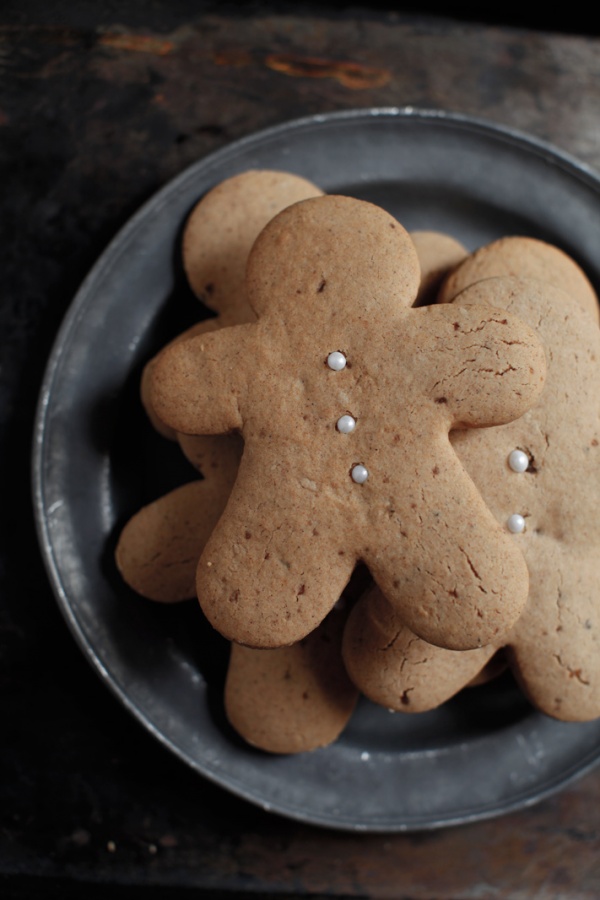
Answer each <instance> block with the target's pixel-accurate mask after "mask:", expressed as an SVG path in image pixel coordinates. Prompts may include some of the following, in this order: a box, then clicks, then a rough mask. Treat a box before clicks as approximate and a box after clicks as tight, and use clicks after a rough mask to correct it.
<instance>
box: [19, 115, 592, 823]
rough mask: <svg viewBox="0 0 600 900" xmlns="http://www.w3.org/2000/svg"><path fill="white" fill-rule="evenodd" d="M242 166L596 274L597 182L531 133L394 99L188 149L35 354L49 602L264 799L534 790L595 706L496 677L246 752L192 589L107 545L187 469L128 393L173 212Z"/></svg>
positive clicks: (454, 797) (588, 749) (118, 681)
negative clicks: (415, 710) (312, 743)
mask: <svg viewBox="0 0 600 900" xmlns="http://www.w3.org/2000/svg"><path fill="white" fill-rule="evenodd" d="M340 148H343V152H340ZM250 168H271V169H284V170H287V171H290V172H296V173H298V174H300V175H303V176H304V177H307V178H309V179H311V180H312V181H314V182H316V183H317V184H319V185H320V186H321V187H322V188H323V189H324V190H326V191H327V192H330V193H343V194H350V195H354V196H356V197H360V198H364V199H368V200H371V201H373V202H375V203H378V204H379V205H381V206H383V207H385V208H386V209H388V210H389V211H390V212H391V213H392V214H393V215H395V216H396V217H397V218H398V219H399V220H400V221H401V222H402V224H403V225H404V226H405V227H407V228H408V229H437V230H440V231H444V232H447V233H449V234H452V235H454V236H455V237H457V238H458V239H459V240H461V241H462V242H463V243H465V244H466V245H467V247H468V248H470V249H474V248H475V247H478V246H480V245H482V244H484V243H487V242H489V241H490V240H493V239H495V238H497V237H500V236H502V235H506V234H524V235H531V236H533V237H538V238H541V239H544V240H547V241H550V242H551V243H554V244H556V245H558V246H559V247H562V248H563V249H564V250H565V251H566V252H567V253H569V254H570V255H572V256H573V257H574V258H575V259H576V260H577V261H578V262H579V263H580V265H582V266H583V268H584V269H585V271H586V272H587V273H588V275H589V277H590V278H591V280H592V281H593V283H594V284H595V286H596V288H598V285H599V284H600V271H599V268H598V265H599V256H598V247H600V182H599V180H598V178H597V177H596V176H595V175H594V174H593V173H591V172H590V171H589V170H587V169H585V168H584V167H583V166H581V165H579V164H578V163H577V162H576V161H574V160H572V159H570V158H568V157H566V156H565V155H563V154H560V153H558V152H557V151H555V150H553V149H552V148H551V147H549V146H547V145H544V144H542V143H540V142H537V141H534V140H531V139H529V138H526V137H524V136H523V135H519V134H516V133H514V132H511V131H508V130H506V129H500V128H497V127H494V126H492V125H490V124H487V123H484V122H481V121H474V120H472V119H468V118H464V117H460V116H455V115H449V114H446V113H440V112H435V111H416V110H413V109H384V110H378V109H374V110H360V111H355V112H345V113H340V114H331V115H325V116H318V117H314V118H310V119H303V120H300V121H296V122H291V123H288V124H285V125H282V126H279V127H276V128H272V129H270V130H268V131H263V132H261V133H259V134H256V135H253V136H251V137H249V138H246V139H244V140H241V141H238V142H237V143H235V144H232V145H230V146H228V147H226V148H224V149H223V150H221V151H219V152H217V153H215V154H213V155H212V156H210V157H208V158H206V159H203V160H200V161H199V162H198V163H196V164H195V165H193V166H191V167H190V168H189V169H187V170H186V171H184V172H183V173H182V174H181V175H179V176H178V177H177V178H175V179H174V180H173V181H171V182H170V183H169V184H167V185H166V187H164V188H163V189H162V190H161V191H159V192H158V193H157V194H156V195H155V196H154V197H153V198H152V199H151V200H150V201H149V202H148V203H147V204H146V205H145V206H144V207H143V208H142V209H141V210H140V211H139V212H138V213H137V215H135V216H134V217H133V219H131V221H130V222H129V223H128V224H127V225H126V226H125V228H123V230H122V231H121V232H120V233H119V234H118V235H117V237H116V238H115V239H114V240H113V242H112V243H111V244H110V246H109V247H108V249H107V250H106V251H105V253H104V254H103V255H102V257H101V258H100V259H99V260H98V262H97V264H96V265H95V266H94V268H93V270H92V271H91V273H90V275H89V276H88V278H87V279H86V281H85V282H84V284H83V285H82V287H81V289H80V291H79V292H78V294H77V296H76V297H75V299H74V301H73V304H72V306H71V308H70V310H69V313H68V315H67V316H66V319H65V321H64V324H63V325H62V328H61V330H60V332H59V334H58V337H57V339H56V344H55V347H54V350H53V353H52V355H51V358H50V360H49V363H48V368H47V372H46V376H45V380H44V384H43V388H42V392H41V397H40V402H39V410H38V415H37V424H36V435H35V446H34V456H33V480H34V500H35V507H36V515H37V524H38V531H39V538H40V543H41V546H42V550H43V553H44V556H45V560H46V564H47V568H48V572H49V575H50V579H51V582H52V585H53V588H54V591H55V594H56V597H57V600H58V603H59V606H60V608H61V610H62V612H63V614H64V616H65V618H66V620H67V622H68V624H69V626H70V628H71V629H72V632H73V634H74V636H75V638H76V639H77V641H78V642H79V644H80V646H81V648H82V650H83V652H84V654H85V655H86V656H87V658H88V659H89V660H90V662H91V663H92V664H93V665H94V667H95V668H96V670H97V671H98V673H99V674H100V676H101V677H102V678H103V680H104V681H105V682H106V684H107V685H108V686H109V687H110V688H111V689H112V690H113V691H114V693H115V694H116V695H117V697H118V698H119V699H120V700H121V701H122V703H123V704H124V705H125V706H126V707H127V708H128V709H129V710H130V711H131V712H132V713H133V715H134V716H136V717H137V719H138V720H139V721H140V722H141V723H142V724H143V725H144V726H145V727H146V728H147V729H148V731H149V732H150V733H151V734H152V735H154V737H156V738H157V739H158V740H160V741H162V742H163V744H165V745H166V746H167V747H169V748H170V749H171V750H172V751H173V753H175V754H176V755H177V756H178V757H180V759H182V760H183V761H184V762H185V763H187V764H188V765H190V766H192V768H194V769H195V770H196V771H197V772H198V773H200V774H201V775H203V776H205V777H207V778H209V779H211V780H212V781H214V782H216V783H217V784H219V785H221V786H222V787H223V788H225V789H227V790H229V791H232V792H233V793H234V794H237V795H239V796H241V797H244V798H246V799H247V800H248V801H250V802H252V803H255V804H257V805H259V806H261V807H263V808H264V809H268V810H272V811H274V812H277V813H279V814H282V815H285V816H288V817H291V818H294V819H297V820H301V821H304V822H309V823H313V824H317V825H321V826H327V827H332V828H339V829H346V830H355V831H381V832H384V831H410V830H418V829H426V828H435V827H440V826H444V825H449V824H457V823H464V822H469V821H473V820H477V819H484V818H487V817H490V816H494V815H499V814H501V813H504V812H507V811H509V810H514V809H517V808H520V807H523V806H526V805H528V804H531V803H533V802H535V801H537V800H540V799H541V798H543V797H545V796H547V795H549V794H550V793H552V792H554V791H556V790H557V789H559V788H561V787H562V786H564V785H565V784H567V783H568V782H569V781H570V780H571V779H573V778H574V777H576V776H578V775H581V774H582V773H584V772H586V771H587V770H589V769H590V768H591V767H592V766H593V765H595V764H596V763H597V762H598V758H599V756H600V721H596V722H591V723H586V724H564V723H559V722H555V721H553V720H551V719H549V718H547V717H545V716H543V715H541V714H539V713H536V712H534V711H533V710H532V709H531V708H530V706H529V705H528V704H527V702H526V701H525V700H524V699H523V698H522V697H521V695H520V694H519V692H518V690H517V689H516V687H515V686H514V684H513V683H512V681H511V679H510V678H509V677H504V678H500V679H499V680H497V681H495V682H493V683H491V684H489V685H487V686H485V687H480V688H472V689H469V690H466V691H463V693H462V694H461V695H459V696H458V697H457V698H455V699H454V700H452V701H451V702H449V703H447V704H445V705H444V706H443V707H442V708H441V709H439V710H436V711H434V712H431V713H427V714H423V715H420V716H404V715H402V714H396V715H392V714H390V713H389V712H387V710H384V709H381V708H378V707H375V706H374V705H372V704H370V703H368V702H367V701H362V702H361V703H360V704H359V706H358V708H357V710H356V713H355V715H354V717H353V719H352V721H351V723H350V725H349V726H348V727H347V729H346V731H345V733H344V734H343V736H342V737H341V738H340V739H339V740H338V741H337V742H336V743H335V744H334V745H332V746H330V747H328V748H326V749H323V750H318V751H315V752H313V753H308V754H304V755H299V756H294V757H277V756H270V755H267V754H263V753H259V752H257V751H255V750H252V749H250V748H248V747H247V746H245V745H244V744H243V742H241V741H240V740H239V739H238V738H237V737H236V736H235V735H234V734H233V733H232V732H231V730H230V729H229V728H228V726H227V723H226V721H225V718H224V715H223V710H222V686H223V678H224V673H225V666H226V654H227V648H226V645H225V643H224V642H223V641H221V640H220V639H218V638H215V637H214V635H213V634H212V633H211V629H210V628H209V627H208V626H207V625H206V623H205V622H204V621H203V620H202V617H201V614H199V612H198V609H197V606H196V604H195V603H193V602H190V603H189V604H183V605H180V606H177V607H176V608H175V607H170V608H165V607H162V606H158V605H155V604H152V603H148V602H147V601H144V600H142V599H140V598H138V597H135V596H134V595H133V594H132V593H131V592H130V591H129V590H128V589H127V588H126V587H125V586H124V585H123V584H122V583H121V582H120V581H119V578H118V575H117V573H116V570H115V567H114V563H113V556H112V554H113V550H114V546H115V542H116V538H117V535H118V533H119V530H120V529H121V528H122V526H123V524H124V523H125V522H126V521H127V519H128V518H129V516H130V515H131V514H133V513H134V512H135V511H137V509H138V508H139V507H141V506H142V505H143V504H144V503H146V502H149V501H150V500H151V499H154V498H155V497H157V496H160V495H161V494H162V493H164V492H165V491H166V490H168V489H169V488H171V487H174V486H175V485H176V484H179V483H181V482H183V481H186V480H190V479H191V478H193V472H192V471H191V470H190V469H188V468H185V464H184V463H183V462H182V459H181V454H180V452H179V451H178V449H177V448H176V447H175V446H174V445H171V444H169V443H168V442H166V441H164V440H162V439H160V438H158V436H157V435H155V434H154V433H153V432H152V430H151V428H150V426H149V425H148V423H147V422H146V420H145V418H144V415H143V413H142V411H141V409H140V405H139V399H138V381H139V376H140V372H141V368H142V366H143V364H144V362H145V361H146V360H147V359H148V358H149V357H150V356H151V355H152V354H153V353H154V352H155V351H156V350H157V349H158V348H159V347H160V346H162V344H164V343H165V342H166V340H167V339H168V338H170V337H171V336H172V335H174V334H175V333H177V331H178V330H180V329H181V328H183V327H185V326H186V325H187V324H191V322H192V321H194V320H197V318H198V317H199V316H200V310H199V307H198V302H197V301H196V300H195V299H194V298H192V296H191V294H190V292H189V289H187V287H186V285H185V282H184V279H183V277H182V274H181V268H180V263H179V251H180V248H179V243H180V235H181V228H182V224H183V222H184V220H185V217H186V214H187V213H188V211H189V210H190V208H191V207H192V205H193V204H194V203H195V202H196V201H197V200H198V199H199V198H200V197H201V196H202V195H203V194H204V193H205V192H206V191H207V190H208V189H210V188H211V187H213V186H214V185H215V184H216V183H218V182H219V181H221V180H223V179H224V178H227V177H228V176H231V175H233V174H235V173H237V172H241V171H244V170H246V169H250Z"/></svg>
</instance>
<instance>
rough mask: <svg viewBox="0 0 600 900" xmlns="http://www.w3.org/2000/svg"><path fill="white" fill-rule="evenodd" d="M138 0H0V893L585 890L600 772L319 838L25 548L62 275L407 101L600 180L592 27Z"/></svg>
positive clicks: (599, 825) (594, 854)
mask: <svg viewBox="0 0 600 900" xmlns="http://www.w3.org/2000/svg"><path fill="white" fill-rule="evenodd" d="M65 5H66V4H65ZM25 6H26V4H25ZM127 6H128V5H127V3H125V4H122V5H119V6H117V5H116V4H115V5H109V4H106V5H105V6H104V7H103V9H104V11H103V13H102V17H100V15H99V14H98V15H97V16H96V18H94V17H93V15H92V14H91V13H90V12H89V10H88V11H87V12H85V8H84V11H83V12H82V11H81V10H80V11H79V12H78V13H77V14H75V13H72V14H68V13H65V14H64V15H63V16H62V17H61V16H59V15H58V14H56V13H55V14H54V17H53V15H52V14H50V13H42V12H40V11H39V10H38V9H37V6H36V5H35V4H32V5H31V9H32V10H33V12H30V13H29V14H28V13H27V10H26V9H25V11H23V10H19V9H17V7H16V4H15V5H14V8H13V9H12V11H11V12H10V13H7V14H6V15H5V16H4V17H3V19H0V72H1V74H2V96H1V98H0V135H1V139H0V158H1V160H2V192H1V204H2V213H1V217H0V223H1V226H0V227H1V228H2V244H1V247H2V249H1V253H2V257H3V265H2V269H3V273H4V279H3V291H2V299H1V301H0V334H1V335H2V342H1V345H0V354H1V356H0V365H1V368H0V372H1V375H0V379H1V380H0V428H1V446H0V454H1V455H0V464H1V469H2V472H3V475H4V483H5V485H6V483H7V482H8V483H9V490H8V491H7V490H6V488H5V489H4V492H3V498H4V502H3V517H2V544H1V554H0V598H1V599H0V692H1V693H0V722H1V723H2V724H1V727H0V735H1V737H0V823H1V829H2V830H1V832H0V835H1V836H0V892H1V891H2V890H4V895H3V896H15V897H35V896H45V897H54V896H56V897H70V896H74V897H75V896H82V895H83V893H84V891H85V896H90V897H94V896H100V888H99V887H97V890H98V893H96V892H95V891H94V886H101V885H103V884H111V885H131V886H137V887H138V888H139V887H141V886H151V885H153V886H155V887H156V886H161V885H162V886H163V888H162V889H161V890H160V891H159V890H158V889H157V890H155V891H150V892H149V894H148V895H149V896H161V897H164V896H167V894H166V893H165V886H170V887H171V889H172V890H173V891H174V892H175V894H174V895H175V896H178V895H179V891H180V890H181V891H183V889H184V888H185V887H189V886H197V887H199V888H203V889H204V891H205V892H206V894H207V895H209V894H210V895H211V896H214V892H215V891H237V892H240V893H241V892H248V893H252V892H255V893H266V892H270V893H272V894H273V893H274V894H275V895H278V894H281V895H287V894H295V895H302V894H308V895H311V896H328V895H332V896H353V897H359V896H372V897H391V896H394V897H399V896H404V897H414V898H430V897H438V898H457V897H460V898H475V897H478V898H479V897H511V898H521V897H523V898H524V897H531V896H535V897H537V898H550V897H569V898H588V897H589V898H592V897H597V896H598V895H600V773H598V772H596V773H595V774H592V775H589V776H587V777H586V778H585V779H583V780H582V781H580V782H579V783H577V784H576V785H574V786H573V787H571V788H570V789H568V790H566V791H565V792H563V793H562V794H561V795H560V796H557V797H555V798H553V799H551V800H548V801H546V802H544V803H542V804H541V805H539V806H537V807H535V808H533V809H531V810H529V811H524V812H521V813H518V814H514V815H511V816H508V817H505V818H503V819H500V820H497V821H493V822H488V823H485V824H482V825H476V826H469V827H465V828H459V829H454V830H449V831H444V832H439V833H433V834H424V835H416V836H410V837H406V836H394V837H385V836H366V837H365V836H352V835H340V834H329V833H324V832H321V831H318V830H316V829H312V828H309V827H305V826H301V825H297V824H295V823H292V822H287V821H284V820H280V819H277V818H275V817H271V816H269V815H267V814H265V813H261V812H260V811H258V810H256V809H255V808H253V807H250V806H248V805H246V804H245V803H242V802H240V801H238V800H236V799H235V798H233V797H231V796H229V795H228V794H226V793H224V792H222V791H220V790H218V789H217V788H215V787H213V786H212V785H210V784H209V783H207V782H205V781H204V780H203V779H201V778H198V777H197V776H195V775H193V774H192V773H191V772H189V771H188V770H187V769H186V768H184V767H183V766H182V765H181V764H180V763H179V762H178V761H177V760H175V759H174V758H172V757H171V756H170V755H169V754H167V752H166V751H165V750H163V749H162V748H161V747H160V746H158V745H157V744H156V743H155V742H154V741H153V740H152V739H151V738H150V737H149V736H148V735H147V734H146V733H145V732H144V731H142V729H141V728H140V727H139V726H138V725H137V724H136V723H135V722H134V721H133V720H132V719H131V718H130V717H129V715H128V714H127V713H126V712H125V711H124V710H123V709H122V708H121V707H120V705H119V704H118V702H117V701H116V700H115V699H114V698H113V697H112V696H109V694H108V693H107V692H106V691H105V690H104V687H103V686H102V685H101V684H100V683H99V681H98V679H97V678H96V676H95V675H94V674H93V673H92V672H91V671H90V670H89V668H88V666H87V663H86V662H85V661H84V660H83V657H82V656H81V655H80V653H79V650H78V649H77V648H76V646H75V644H74V642H73V640H72V638H71V636H70V634H69V633H68V632H67V629H66V626H65V625H64V623H63V621H62V619H61V617H60V615H59V613H58V611H57V608H56V606H55V603H54V601H53V598H52V595H51V591H50V588H49V585H48V582H47V580H46V577H45V574H44V572H43V568H42V564H41V560H40V557H39V553H38V550H37V544H36V540H35V534H34V529H33V522H32V516H31V512H30V502H29V455H30V439H31V423H32V418H33V410H34V405H35V400H36V396H37V391H38V389H39V382H40V379H41V375H42V371H43V367H44V364H45V361H46V357H47V354H48V351H49V348H50V346H51V342H52V340H53V337H54V334H55V332H56V328H57V326H58V323H59V321H60V319H61V317H62V315H63V313H64V312H65V310H66V308H67V306H68V304H69V302H70V300H71V298H72V296H73V294H74V292H75V290H76V289H77V286H78V285H79V283H80V282H81V280H82V278H83V277H84V276H85V274H86V272H87V270H88V269H89V267H90V266H91V265H92V263H93V262H94V260H95V258H96V257H97V255H98V254H99V253H100V252H101V251H102V249H103V248H104V246H105V244H106V243H107V241H108V240H109V239H110V238H111V237H112V236H113V235H114V234H115V232H116V231H117V230H118V228H119V227H120V226H121V225H122V224H123V223H124V222H125V221H126V220H127V218H128V217H129V216H130V215H131V213H132V212H133V211H134V210H135V209H136V208H137V207H138V206H139V204H140V203H141V202H142V201H143V200H145V199H146V198H147V197H148V196H150V195H151V194H152V193H153V191H154V190H155V189H156V188H158V187H159V186H161V185H162V184H163V183H164V182H165V181H166V180H167V179H169V178H170V177H171V176H173V175H174V174H176V173H177V172H179V171H180V170H181V169H182V168H184V167H185V166H186V165H187V164H189V163H191V162H192V161H194V160H196V159H197V158H199V157H201V156H203V155H205V154H206V153H208V152H210V151H212V150H214V149H217V148H218V147H220V146H223V145H224V144H225V143H227V142H228V141H230V140H232V139H235V138H237V137H240V136H242V135H244V134H248V133H250V132H252V131H254V130H255V129H257V128H262V127H264V126H267V125H270V124H273V123H277V122H281V121H284V120H286V119H288V118H292V117H296V116H301V115H306V114H312V113H318V112H322V111H327V110H334V109H344V108H351V107H366V106H403V105H407V104H410V105H415V106H423V107H428V108H429V107H441V108H444V109H449V110H453V111H458V112H465V113H470V114H474V115H477V116H482V117H485V118H489V119H491V120H493V121H495V122H499V123H502V124H506V125H509V126H512V127H515V128H518V129H520V130H524V131H527V132H530V133H532V134H534V135H536V136H538V137H541V138H543V139H546V140H550V141H552V142H554V143H555V144H556V145H557V146H559V147H560V148H562V149H563V150H566V151H568V152H570V153H572V154H574V155H576V156H577V157H579V158H580V159H581V160H583V161H584V162H586V163H588V164H589V165H591V166H593V167H595V168H596V169H598V170H600V140H599V139H598V138H599V136H600V77H599V76H600V52H599V50H600V39H598V38H589V37H587V38H586V37H581V36H571V35H557V34H555V35H552V34H550V33H542V32H530V31H516V30H504V29H498V28H483V27H475V26H469V25H468V24H454V25H453V24H452V23H450V22H447V21H443V20H435V19H427V18H418V19H417V18H414V17H410V16H407V15H404V16H399V15H389V14H387V13H385V12H383V11H379V12H377V13H373V14H366V13H365V14H361V15H359V14H356V15H354V16H352V15H350V14H347V15H341V14H339V13H333V12H332V13H331V14H327V12H326V11H324V12H322V13H320V14H319V13H317V12H316V11H315V10H314V9H312V10H311V11H309V12H308V13H306V14H304V15H297V16H293V15H289V14H288V15H274V14H271V15H268V14H262V15H261V14H259V13H257V14H255V15H248V16H245V17H235V16H232V15H230V16H225V15H223V14H221V15H219V14H218V13H216V12H214V10H213V12H212V13H211V14H200V13H199V12H198V11H194V4H192V3H183V2H182V3H178V4H172V5H170V6H169V8H168V10H167V9H164V10H163V9H162V8H161V5H160V4H158V5H155V6H153V7H152V8H151V10H150V12H147V14H146V18H144V15H143V14H141V13H140V12H139V10H136V9H134V7H133V5H132V8H131V9H128V8H127ZM81 882H84V883H85V884H86V887H85V889H83V888H82V887H81V886H80V883H81ZM114 893H115V896H116V897H118V896H120V893H119V891H114ZM146 895H147V894H146V893H145V892H143V891H142V892H141V893H138V892H137V891H136V892H135V893H133V894H129V893H128V894H127V896H128V897H131V896H134V897H135V896H146Z"/></svg>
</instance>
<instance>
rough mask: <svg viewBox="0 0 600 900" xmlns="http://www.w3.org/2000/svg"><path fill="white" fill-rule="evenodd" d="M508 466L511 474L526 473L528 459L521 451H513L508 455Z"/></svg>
mask: <svg viewBox="0 0 600 900" xmlns="http://www.w3.org/2000/svg"><path fill="white" fill-rule="evenodd" d="M508 465H509V466H510V467H511V469H512V470H513V472H526V471H527V469H528V468H529V457H528V456H527V454H526V453H524V452H523V451H522V450H513V451H512V452H511V453H510V454H509V457H508Z"/></svg>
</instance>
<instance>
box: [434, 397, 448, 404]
mask: <svg viewBox="0 0 600 900" xmlns="http://www.w3.org/2000/svg"><path fill="white" fill-rule="evenodd" d="M435 402H436V403H447V402H448V398H447V397H436V398H435Z"/></svg>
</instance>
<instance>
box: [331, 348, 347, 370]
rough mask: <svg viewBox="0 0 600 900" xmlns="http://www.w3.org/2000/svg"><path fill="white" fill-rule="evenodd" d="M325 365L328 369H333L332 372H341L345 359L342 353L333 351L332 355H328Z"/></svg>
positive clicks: (344, 366) (344, 365)
mask: <svg viewBox="0 0 600 900" xmlns="http://www.w3.org/2000/svg"><path fill="white" fill-rule="evenodd" d="M327 365H328V366H329V368H330V369H333V371H334V372H341V371H342V369H345V368H346V357H345V356H344V354H343V353H340V351H339V350H334V351H333V353H330V354H329V356H328V357H327Z"/></svg>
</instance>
